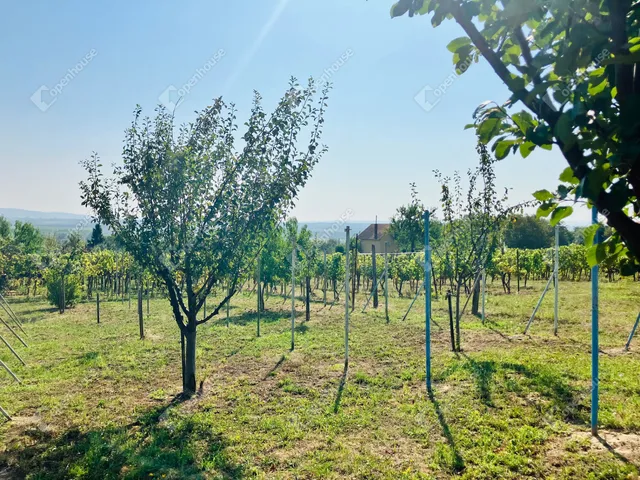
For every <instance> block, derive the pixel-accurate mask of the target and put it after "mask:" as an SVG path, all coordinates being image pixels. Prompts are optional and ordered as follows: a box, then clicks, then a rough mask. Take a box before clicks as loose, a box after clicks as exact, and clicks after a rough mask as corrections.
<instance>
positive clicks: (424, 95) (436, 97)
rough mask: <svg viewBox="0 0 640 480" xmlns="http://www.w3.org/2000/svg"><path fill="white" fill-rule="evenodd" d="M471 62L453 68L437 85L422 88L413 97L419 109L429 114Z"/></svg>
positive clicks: (469, 60)
mask: <svg viewBox="0 0 640 480" xmlns="http://www.w3.org/2000/svg"><path fill="white" fill-rule="evenodd" d="M472 61H473V60H471V59H468V60H467V61H465V62H463V63H462V64H461V65H460V66H458V67H457V68H454V69H453V71H452V72H451V73H450V74H449V75H448V76H447V78H445V79H444V80H443V81H442V82H440V84H439V85H437V86H435V87H433V86H431V85H425V86H424V87H422V90H420V91H419V92H418V94H417V95H416V96H415V97H413V99H414V100H415V101H416V103H417V104H418V105H420V107H422V109H423V110H424V111H425V112H430V111H431V110H433V109H434V108H436V106H437V105H438V104H439V103H440V101H441V100H442V98H443V97H444V96H445V95H446V94H447V92H448V91H449V89H450V88H451V87H452V86H453V84H454V83H456V81H457V80H458V78H460V75H462V74H463V73H464V72H466V71H467V70H468V69H469V67H470V66H471V62H472Z"/></svg>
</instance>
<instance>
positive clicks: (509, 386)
mask: <svg viewBox="0 0 640 480" xmlns="http://www.w3.org/2000/svg"><path fill="white" fill-rule="evenodd" d="M460 355H461V356H462V357H463V358H464V360H465V362H464V363H463V364H462V365H460V366H461V367H462V368H464V369H466V370H469V372H470V373H471V376H472V377H473V379H474V381H475V383H476V388H477V391H478V394H479V397H480V400H481V401H482V403H484V404H485V405H487V406H489V407H494V406H495V404H494V402H493V399H492V391H493V390H494V389H495V388H496V386H499V387H501V388H505V389H506V390H508V391H511V392H514V393H516V394H517V395H519V396H522V397H523V398H525V399H527V398H528V394H529V393H530V392H531V391H535V392H537V393H538V394H540V396H541V397H543V398H544V399H546V400H547V401H548V402H549V403H548V404H547V405H546V409H547V410H546V412H542V413H547V414H549V415H558V414H559V415H561V416H562V419H563V420H564V421H567V422H570V423H574V424H576V425H582V424H586V423H587V422H588V418H587V416H586V414H585V412H582V411H581V405H580V401H579V398H578V397H579V394H580V391H579V390H577V389H575V388H573V387H571V386H570V385H569V384H568V383H567V382H566V381H565V379H564V377H563V376H561V375H560V374H556V373H555V372H553V371H546V370H544V369H541V368H537V367H534V368H532V367H528V366H525V365H523V364H520V363H513V362H499V361H495V360H475V359H473V358H471V357H469V356H468V355H466V354H465V353H461V354H460ZM512 373H516V374H518V375H519V376H520V380H518V381H514V380H513V378H509V377H510V374H512ZM527 401H528V400H527Z"/></svg>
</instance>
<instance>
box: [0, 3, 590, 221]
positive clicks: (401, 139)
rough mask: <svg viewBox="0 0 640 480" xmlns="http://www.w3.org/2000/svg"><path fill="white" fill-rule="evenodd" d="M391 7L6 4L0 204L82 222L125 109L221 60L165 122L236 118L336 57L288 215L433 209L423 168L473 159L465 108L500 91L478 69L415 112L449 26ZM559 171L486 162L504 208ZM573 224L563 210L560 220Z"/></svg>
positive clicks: (541, 156) (448, 167)
mask: <svg viewBox="0 0 640 480" xmlns="http://www.w3.org/2000/svg"><path fill="white" fill-rule="evenodd" d="M391 3H392V2H391V0H370V1H365V0H349V1H345V0H323V1H322V2H310V1H306V0H288V1H287V0H248V1H243V2H239V1H234V2H230V1H229V2H227V1H224V2H223V1H220V0H212V1H204V0H184V1H180V2H178V1H150V0H139V1H135V2H132V1H120V0H112V1H110V2H87V1H86V0H83V1H78V0H68V1H65V2H51V1H49V0H40V1H25V2H11V3H5V4H4V6H3V10H4V12H3V15H2V16H3V19H4V24H3V25H2V28H1V29H0V60H1V61H2V65H3V67H4V75H2V76H0V89H1V91H2V92H3V93H4V99H5V100H4V104H3V115H2V116H1V117H0V132H1V135H2V142H1V143H0V165H1V166H2V170H1V171H2V174H1V175H0V207H14V208H25V209H32V210H44V211H65V212H72V213H84V210H83V207H82V206H81V205H80V201H79V189H78V182H79V181H80V180H81V179H82V178H83V176H84V171H83V170H82V169H81V167H80V166H79V164H78V162H79V161H80V160H82V159H84V158H86V157H88V156H89V155H90V154H91V152H92V151H94V150H95V151H97V152H98V154H99V155H100V156H101V157H102V159H103V161H104V163H106V164H109V163H111V162H117V161H118V159H119V155H120V151H121V148H122V140H123V138H124V135H123V132H124V129H125V128H126V127H127V126H128V125H129V124H130V122H131V120H132V118H133V117H132V112H133V109H134V107H135V105H136V104H140V105H142V107H143V109H144V112H145V113H147V114H152V113H153V109H154V107H155V106H156V105H157V104H158V103H159V102H160V98H161V96H162V94H163V92H166V91H167V89H168V88H170V87H171V86H172V85H173V86H175V87H176V88H180V86H182V85H183V84H184V83H185V82H187V81H189V79H190V78H191V77H193V76H194V75H195V74H196V72H197V69H201V70H203V69H204V66H205V65H206V64H207V62H212V60H211V59H212V57H213V56H214V55H215V54H216V52H220V51H223V52H224V54H223V55H222V56H221V57H220V56H219V58H218V59H217V61H215V62H212V63H215V65H213V66H211V65H212V63H210V65H209V66H208V67H207V70H208V71H207V72H206V73H205V74H204V75H203V76H202V78H201V79H199V81H197V83H196V84H195V85H194V86H193V87H192V88H191V90H190V92H189V94H188V95H186V96H185V97H184V100H183V102H182V103H181V104H180V105H179V107H178V108H177V109H176V117H177V120H178V121H179V122H183V121H188V120H190V119H192V118H193V113H192V112H193V111H194V110H196V109H200V108H202V107H204V106H206V105H207V104H208V102H210V100H211V99H212V98H214V97H217V96H219V95H223V96H224V98H225V99H226V100H228V101H233V102H235V103H236V105H237V107H238V109H239V115H238V119H239V122H240V123H242V122H243V121H244V119H245V118H246V115H247V112H248V108H249V106H250V102H251V98H252V92H253V90H254V89H256V90H258V91H260V92H261V94H262V95H263V97H264V101H265V105H266V106H268V107H270V106H272V105H274V104H275V102H276V101H277V99H278V98H279V97H280V95H281V94H282V93H283V92H284V90H285V89H286V86H287V82H288V79H289V77H290V76H291V75H294V76H296V77H298V78H300V79H303V80H304V79H306V78H307V77H309V76H310V75H311V76H314V77H320V76H321V75H322V74H323V72H324V71H325V69H330V68H331V67H332V65H334V64H336V62H338V61H339V60H340V58H341V57H344V56H347V57H348V58H347V60H346V61H345V60H343V61H342V62H341V63H342V65H341V66H339V67H338V68H337V69H335V70H336V71H335V72H333V73H332V75H331V81H332V82H333V84H334V88H333V90H332V92H331V94H330V99H329V111H328V113H327V117H326V121H327V123H326V128H325V135H324V138H323V141H324V143H326V144H327V145H328V147H329V152H328V153H327V155H326V156H325V157H324V158H323V159H322V161H321V162H320V164H318V166H317V167H316V169H315V171H314V173H313V178H312V179H311V180H310V181H309V183H308V185H307V186H306V188H305V189H304V191H303V192H302V193H301V195H300V198H299V201H298V205H297V207H296V209H295V211H294V214H295V215H297V216H298V218H300V219H301V220H306V221H333V220H336V219H338V218H339V217H340V216H341V215H343V213H344V212H345V211H347V210H350V211H352V212H353V217H352V218H353V219H354V220H369V219H373V218H374V217H375V216H376V215H377V216H378V218H379V219H386V218H388V217H389V216H391V215H392V214H393V212H394V210H395V209H396V207H397V206H398V205H400V204H402V203H407V202H408V201H409V198H410V197H409V183H410V182H416V184H417V186H418V191H419V193H420V196H421V198H422V200H423V201H424V202H425V203H426V204H427V205H428V206H437V204H438V194H439V189H438V184H437V182H436V181H435V179H434V178H433V174H432V171H433V170H434V169H439V170H441V171H442V172H444V173H445V174H452V173H453V172H454V170H460V171H463V172H464V171H466V170H467V169H468V168H470V167H473V166H474V165H475V164H476V161H477V156H476V153H475V137H474V135H473V133H472V132H471V131H464V130H463V126H464V125H465V124H467V123H469V122H470V121H471V113H472V112H473V110H474V109H475V107H476V106H477V105H478V104H479V103H481V102H482V101H484V100H489V99H493V100H497V101H504V100H505V99H506V98H507V93H506V90H505V88H504V87H503V86H502V85H501V83H500V82H499V80H498V79H497V77H496V76H495V75H494V74H493V72H492V71H490V69H489V67H488V65H487V64H486V62H484V61H481V62H480V63H479V64H474V65H473V66H472V67H471V68H470V69H469V71H468V72H467V73H465V74H464V75H462V76H461V77H460V78H457V79H456V80H455V82H454V83H453V84H452V85H451V86H450V87H448V88H447V89H446V92H445V93H444V94H443V95H440V97H439V99H438V100H439V101H438V103H437V104H436V105H435V107H434V108H433V109H432V110H430V111H429V112H427V111H425V109H424V108H423V106H424V105H423V106H421V105H420V104H419V103H418V102H417V101H416V100H415V98H414V97H415V96H416V95H418V94H419V92H420V91H421V90H422V89H423V88H424V87H425V86H431V87H432V88H435V87H437V86H438V85H440V84H442V82H444V80H445V79H446V78H447V77H448V76H449V75H450V74H451V72H452V69H453V66H452V62H451V54H450V53H449V52H448V51H447V50H446V45H447V43H448V42H449V41H450V40H451V39H453V38H455V37H458V36H461V35H462V32H461V31H460V29H459V27H457V25H455V24H454V23H452V22H445V23H444V24H443V25H442V26H441V27H439V28H437V29H434V28H432V27H431V24H430V22H429V19H428V18H426V17H419V18H412V19H410V18H407V17H404V18H400V19H394V20H391V19H390V18H389V7H390V5H391ZM347 52H348V53H347ZM78 64H79V67H76V65H78ZM70 69H71V70H72V73H69V70H70ZM65 76H66V77H67V81H66V84H64V85H61V86H60V87H59V89H58V93H57V95H56V96H55V97H53V96H52V95H51V90H49V91H46V90H45V91H43V92H42V96H40V97H39V94H40V93H39V90H40V89H41V87H42V86H46V87H47V88H49V89H54V88H55V85H56V84H60V82H61V81H62V80H63V79H64V78H65ZM63 83H65V82H63ZM34 95H35V96H36V103H37V100H38V99H40V100H41V101H42V102H43V103H40V107H42V109H44V111H41V109H40V108H39V107H38V106H37V105H36V103H34V101H32V96H34ZM165 97H167V94H166V93H165ZM54 98H55V101H54V102H53V103H51V102H52V100H54ZM169 98H172V99H174V98H175V95H174V96H171V95H169ZM427 98H428V99H429V100H431V101H432V103H435V101H436V98H435V97H434V96H433V95H432V94H429V96H428V97H427ZM564 167H565V162H564V159H563V158H562V156H561V155H560V154H559V153H558V152H555V151H554V152H547V151H543V152H539V153H538V152H534V154H532V155H531V156H530V157H529V158H528V159H527V160H523V159H522V158H520V157H517V156H512V157H508V158H507V159H506V160H504V161H502V162H500V164H499V166H498V168H497V174H498V183H499V184H500V185H502V186H508V187H511V188H512V189H513V190H512V192H511V195H510V198H511V200H512V201H513V202H517V201H522V200H528V199H530V198H531V193H532V192H533V191H535V190H537V189H540V188H549V189H553V188H554V187H555V186H556V185H557V183H556V179H557V177H558V175H559V173H560V172H561V171H562V170H563V168H564ZM588 218H589V216H588V212H586V211H584V212H578V214H577V215H575V217H574V218H573V219H572V220H571V221H570V222H569V223H586V222H587V221H588Z"/></svg>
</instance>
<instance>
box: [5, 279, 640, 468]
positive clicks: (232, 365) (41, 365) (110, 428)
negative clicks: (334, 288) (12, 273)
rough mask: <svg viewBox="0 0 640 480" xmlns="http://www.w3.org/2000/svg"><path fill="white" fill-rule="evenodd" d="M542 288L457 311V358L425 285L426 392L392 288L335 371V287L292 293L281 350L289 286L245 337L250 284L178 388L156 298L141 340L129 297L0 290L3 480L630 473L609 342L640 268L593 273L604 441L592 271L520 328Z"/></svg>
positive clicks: (630, 448)
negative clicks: (595, 385) (322, 298)
mask: <svg viewBox="0 0 640 480" xmlns="http://www.w3.org/2000/svg"><path fill="white" fill-rule="evenodd" d="M543 286H544V285H543V284H542V283H535V282H534V283H533V284H531V285H530V286H529V287H528V288H527V289H526V290H523V291H521V292H520V294H512V295H504V294H502V293H501V290H500V289H499V282H498V281H496V283H495V285H490V293H489V295H488V300H487V307H486V308H487V317H488V321H487V323H486V325H482V323H481V322H480V321H479V320H478V319H477V318H476V317H474V316H471V315H470V314H467V315H466V316H465V317H464V320H463V330H462V347H463V352H461V353H460V354H454V353H452V352H451V351H450V341H449V337H448V323H447V316H446V315H447V314H446V302H445V300H444V299H443V298H439V299H437V300H434V315H433V318H434V326H433V347H432V350H433V371H434V394H433V397H432V398H429V397H428V396H427V394H426V391H425V373H424V347H425V339H424V300H423V299H420V300H419V301H418V302H417V303H416V305H415V307H414V310H413V311H412V313H411V314H410V315H409V317H408V318H407V320H406V321H404V322H403V321H401V318H402V316H403V314H404V312H405V311H406V309H407V307H408V304H409V299H407V298H396V297H392V298H391V321H390V323H389V324H386V323H385V320H384V308H383V304H382V303H381V308H379V309H378V311H373V310H372V309H368V310H367V311H366V312H365V313H361V307H360V308H356V310H355V312H354V313H353V315H352V319H351V343H350V344H351V356H350V365H349V369H348V372H346V373H345V371H344V369H343V347H344V344H343V342H344V340H343V332H344V330H343V329H344V323H343V313H344V306H343V304H342V302H340V303H338V304H336V305H335V306H334V307H333V308H331V309H330V308H329V306H327V307H323V305H322V303H321V302H315V303H314V304H313V305H312V315H311V320H310V321H309V322H304V313H303V304H302V302H301V301H298V302H297V306H298V318H297V326H296V348H295V350H294V351H293V352H291V351H290V349H289V347H290V345H289V343H290V330H289V328H290V310H288V309H289V308H290V302H289V301H288V300H286V299H283V298H282V297H278V296H272V297H270V298H268V299H267V301H266V308H267V310H268V311H267V312H266V313H265V314H263V315H262V332H261V333H262V335H261V337H260V338H256V314H255V304H256V298H255V296H250V295H249V294H240V295H239V297H235V298H234V299H233V301H232V308H231V316H230V319H231V322H230V325H229V326H227V325H226V319H225V315H224V314H223V315H222V316H221V317H220V318H219V319H217V320H216V321H214V322H212V323H210V324H206V325H203V326H201V327H200V329H199V338H198V341H199V346H198V352H197V354H198V365H199V371H198V381H199V382H200V381H201V380H202V381H203V383H202V385H201V390H200V392H199V393H198V395H196V396H195V397H193V398H192V399H189V400H186V401H183V400H181V399H180V398H179V397H178V396H177V394H178V393H179V392H180V391H181V386H182V385H181V370H180V352H179V345H180V342H179V335H178V329H177V327H176V325H175V322H174V320H173V319H172V317H171V314H170V310H169V304H168V301H167V300H163V299H153V300H151V305H150V307H151V308H150V312H151V314H150V316H149V317H148V318H147V319H146V323H145V329H146V338H145V340H142V341H141V340H139V334H138V325H137V317H136V309H135V305H132V306H131V309H129V306H128V304H127V303H126V302H124V303H123V302H119V301H110V302H103V304H102V315H101V323H100V324H99V325H98V324H96V321H95V304H93V303H83V304H80V305H78V306H77V307H75V308H74V309H71V310H68V311H67V312H66V313H65V314H63V315H60V314H58V313H57V312H55V311H54V310H53V309H52V308H50V306H49V305H47V304H46V303H45V302H44V300H40V301H34V300H32V301H30V302H27V301H24V300H22V299H19V298H16V299H13V303H12V305H13V308H14V310H16V312H18V314H19V316H20V317H21V318H22V319H23V320H24V323H25V326H24V328H25V330H26V331H27V333H28V342H29V343H30V347H29V348H28V349H27V348H20V349H19V352H20V353H21V354H22V355H23V357H24V358H25V360H26V361H27V367H21V366H18V362H17V361H15V359H13V358H11V357H10V356H9V354H8V353H7V352H6V351H5V350H6V349H3V351H2V354H1V355H0V358H2V360H3V361H5V362H6V363H8V364H9V365H11V367H12V368H13V369H14V371H15V372H16V374H17V375H18V376H19V377H20V378H21V379H22V380H23V385H17V384H15V383H11V381H10V378H9V376H8V375H6V374H5V375H3V376H2V384H1V388H0V405H2V406H3V407H4V408H5V409H7V410H8V411H9V412H10V413H11V414H12V415H13V416H14V420H13V421H11V422H6V423H4V424H3V425H2V426H1V427H0V464H3V465H4V466H3V469H4V470H3V471H2V473H1V474H0V478H23V477H27V478H39V479H45V478H46V479H56V478H97V479H98V478H99V479H107V478H166V479H169V478H245V477H248V478H253V477H258V478H388V479H392V478H393V479H395V478H486V479H493V478H543V477H546V478H607V479H615V478H637V475H638V466H639V465H640V436H638V434H639V433H640V378H639V375H638V372H639V371H640V353H639V352H640V338H636V339H635V340H634V344H632V348H631V351H630V352H624V351H623V346H624V343H625V341H626V337H627V335H628V333H629V330H630V328H631V326H632V324H633V321H634V320H635V317H636V315H637V314H638V307H639V305H638V301H637V299H638V298H639V297H640V283H633V282H626V281H624V282H617V283H613V284H609V283H603V284H602V285H601V297H600V306H601V337H600V341H601V355H600V359H601V374H600V378H601V383H600V392H601V397H600V398H601V415H600V428H601V438H600V439H592V438H591V437H590V434H589V413H590V368H591V364H590V318H591V317H590V285H589V284H588V283H587V282H582V283H566V282H565V283H562V284H561V294H560V298H561V303H560V330H559V335H558V337H554V336H553V334H552V317H553V306H552V297H551V296H549V297H548V298H547V299H546V300H545V302H544V304H543V307H542V309H541V311H540V313H539V315H538V317H537V318H536V320H535V322H534V324H533V326H532V329H531V331H530V335H528V336H523V335H522V331H523V329H524V325H525V323H526V320H527V319H528V317H529V315H530V313H531V311H532V309H533V307H534V305H535V303H536V301H537V299H538V296H539V294H540V292H541V290H542V288H543ZM210 303H213V299H212V300H211V301H210ZM358 303H359V304H360V305H362V304H363V303H364V296H363V295H362V294H361V295H360V296H359V297H358ZM3 335H5V333H3ZM7 335H8V333H7ZM5 338H8V336H6V337H5ZM17 343H18V342H16V341H14V342H12V344H14V346H16V347H17V345H16V344H17ZM3 475H4V477H3Z"/></svg>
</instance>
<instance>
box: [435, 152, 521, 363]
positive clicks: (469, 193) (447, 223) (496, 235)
mask: <svg viewBox="0 0 640 480" xmlns="http://www.w3.org/2000/svg"><path fill="white" fill-rule="evenodd" d="M477 152H478V155H479V157H480V161H479V165H478V167H476V168H475V169H473V170H469V171H468V172H467V176H468V182H467V185H466V189H465V185H463V183H462V178H461V176H460V174H459V173H458V172H456V173H455V174H454V176H453V180H452V179H451V178H449V177H444V176H443V175H442V174H441V173H440V172H438V171H435V172H434V173H435V177H436V179H437V180H438V181H439V183H440V185H441V197H440V199H441V204H442V215H443V220H444V226H443V232H442V240H441V241H440V242H438V243H436V244H435V245H434V249H433V255H434V257H436V259H437V260H439V262H443V263H444V264H445V270H446V271H448V272H450V275H451V280H450V281H451V288H452V292H451V294H452V296H453V298H454V299H455V332H454V329H453V328H451V335H452V338H451V344H452V345H453V346H454V347H455V349H456V350H458V351H459V350H460V318H461V316H462V310H464V306H463V307H462V310H461V305H460V300H461V298H460V297H461V292H464V293H468V294H473V296H474V297H475V298H474V301H473V304H474V306H475V307H477V303H478V293H479V286H480V283H479V274H480V271H481V270H482V269H483V268H485V267H486V265H487V264H488V263H489V260H490V259H491V257H492V255H493V253H494V251H495V250H496V249H497V248H498V246H499V244H500V243H501V241H502V230H503V227H504V223H505V220H506V219H507V217H508V215H509V214H510V213H512V212H514V211H517V210H519V209H520V208H521V205H518V206H515V207H509V206H507V203H506V202H507V190H505V192H504V194H503V195H500V194H499V192H498V188H497V187H496V184H495V173H494V163H495V160H494V159H493V158H492V157H491V156H490V155H489V152H488V151H487V148H486V145H484V144H483V143H482V142H478V145H477ZM465 190H466V191H465ZM473 313H476V312H475V311H474V312H473ZM451 323H452V327H453V324H454V319H453V318H451Z"/></svg>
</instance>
